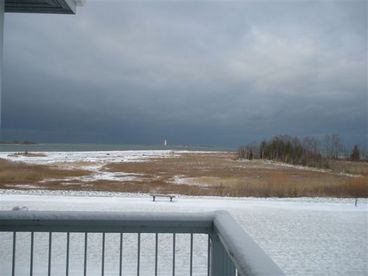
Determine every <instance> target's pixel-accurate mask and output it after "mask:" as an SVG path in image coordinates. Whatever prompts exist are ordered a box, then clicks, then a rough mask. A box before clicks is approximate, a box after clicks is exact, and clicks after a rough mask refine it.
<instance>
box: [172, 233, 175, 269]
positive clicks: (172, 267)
mask: <svg viewBox="0 0 368 276" xmlns="http://www.w3.org/2000/svg"><path fill="white" fill-rule="evenodd" d="M175 252H176V234H175V233H174V234H173V265H172V266H173V267H172V273H173V274H172V275H173V276H175Z"/></svg>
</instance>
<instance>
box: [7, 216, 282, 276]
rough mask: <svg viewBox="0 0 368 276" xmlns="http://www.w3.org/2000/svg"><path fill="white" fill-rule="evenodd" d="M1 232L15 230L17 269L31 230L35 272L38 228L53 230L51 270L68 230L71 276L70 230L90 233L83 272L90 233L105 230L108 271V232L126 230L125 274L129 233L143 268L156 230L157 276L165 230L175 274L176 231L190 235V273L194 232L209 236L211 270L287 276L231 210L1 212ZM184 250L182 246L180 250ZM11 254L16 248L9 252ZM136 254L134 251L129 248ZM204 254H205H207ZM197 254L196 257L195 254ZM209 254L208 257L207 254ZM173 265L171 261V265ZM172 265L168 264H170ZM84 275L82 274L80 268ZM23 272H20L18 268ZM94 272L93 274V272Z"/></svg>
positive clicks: (217, 275)
mask: <svg viewBox="0 0 368 276" xmlns="http://www.w3.org/2000/svg"><path fill="white" fill-rule="evenodd" d="M0 231H1V232H11V233H12V246H11V247H12V248H10V249H9V250H11V256H12V257H11V265H10V267H11V274H12V275H15V272H16V270H17V267H16V258H17V250H16V248H17V233H18V232H29V233H30V248H29V252H30V254H29V260H28V263H29V270H28V272H27V275H32V274H33V272H34V258H35V250H34V244H35V238H34V236H35V233H38V232H47V233H48V251H47V252H48V262H47V274H48V275H52V273H51V271H52V270H51V264H52V260H53V258H52V251H53V247H52V244H53V233H60V232H63V233H66V242H65V243H66V255H65V256H66V257H65V258H66V259H65V272H66V275H69V263H70V259H71V257H70V255H71V253H72V252H71V249H70V235H71V233H84V247H83V248H84V256H83V274H84V275H87V258H88V252H87V248H88V244H87V243H88V235H89V233H91V234H92V233H102V246H101V252H100V254H101V255H100V256H101V267H100V268H101V270H100V274H101V275H104V274H105V251H106V246H105V235H106V234H109V233H120V235H119V236H120V238H117V240H116V241H115V243H117V244H118V245H119V249H118V253H119V266H118V270H119V275H122V274H123V270H124V267H123V242H124V236H123V235H124V234H128V233H136V234H137V241H136V245H137V247H136V250H137V251H136V252H135V254H136V255H137V260H136V265H137V266H136V273H137V275H140V272H141V270H142V269H141V247H142V245H141V234H145V233H151V234H153V239H154V249H152V250H154V255H155V258H154V275H158V257H159V254H158V246H159V235H163V234H168V233H171V234H172V253H171V254H172V256H171V265H170V266H171V267H170V270H171V271H172V275H175V272H176V267H175V265H176V261H175V260H176V257H177V256H176V255H177V252H178V249H177V248H176V247H177V245H176V240H177V238H176V235H177V234H187V235H189V241H190V250H189V260H190V261H189V269H188V270H189V275H192V274H193V248H194V247H193V240H194V239H193V237H194V235H196V234H202V235H203V234H205V235H206V236H207V238H206V239H207V241H206V248H201V249H202V251H205V252H204V254H207V255H206V256H207V261H206V262H207V263H206V264H205V266H206V275H211V276H235V275H283V272H282V271H281V270H280V269H279V268H278V266H277V265H276V264H275V263H274V262H273V261H272V260H271V259H270V258H269V257H268V256H267V255H266V254H265V253H264V251H263V250H262V249H261V248H260V247H259V246H258V245H257V244H256V243H255V242H254V241H253V239H252V238H251V237H250V236H248V235H247V234H246V233H245V231H244V230H243V229H242V227H241V226H240V225H239V224H238V223H237V222H236V221H235V220H234V219H233V217H232V216H231V215H230V214H229V213H228V212H226V211H216V212H211V213H143V212H137V213H135V212H128V213H120V212H56V211H55V212H51V211H47V212H44V211H42V212H41V211H1V212H0ZM179 250H180V249H179ZM9 253H10V252H9ZM129 253H131V252H129ZM204 254H201V255H204ZM194 257H196V256H194ZM202 259H203V258H202ZM166 266H167V265H166ZM166 268H167V267H166ZM78 274H79V275H81V274H82V273H78ZM17 275H18V273H17ZM88 275H89V274H88Z"/></svg>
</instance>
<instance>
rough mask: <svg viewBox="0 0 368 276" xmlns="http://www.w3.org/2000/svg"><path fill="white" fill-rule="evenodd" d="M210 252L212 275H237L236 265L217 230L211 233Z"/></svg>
mask: <svg viewBox="0 0 368 276" xmlns="http://www.w3.org/2000/svg"><path fill="white" fill-rule="evenodd" d="M210 254H211V263H210V275H211V276H235V267H234V265H233V263H232V261H231V260H230V258H229V256H228V255H227V252H226V250H225V248H224V246H223V245H222V243H221V241H220V239H219V237H218V235H217V234H216V233H215V232H214V233H212V235H211V243H210Z"/></svg>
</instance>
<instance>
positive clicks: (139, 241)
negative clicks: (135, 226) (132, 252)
mask: <svg viewBox="0 0 368 276" xmlns="http://www.w3.org/2000/svg"><path fill="white" fill-rule="evenodd" d="M140 263H141V233H138V260H137V276H139V267H140Z"/></svg>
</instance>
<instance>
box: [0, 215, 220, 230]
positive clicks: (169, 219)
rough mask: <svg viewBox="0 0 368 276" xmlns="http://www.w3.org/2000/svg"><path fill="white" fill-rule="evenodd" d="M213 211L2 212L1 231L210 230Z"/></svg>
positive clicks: (0, 217) (0, 218)
mask: <svg viewBox="0 0 368 276" xmlns="http://www.w3.org/2000/svg"><path fill="white" fill-rule="evenodd" d="M213 219H214V213H165V212H162V213H158V212H123V213H121V212H75V211H71V212H64V211H62V212H61V211H0V231H18V232H19V231H23V232H29V231H34V232H110V233H113V232H117V233H118V232H125V233H209V232H210V231H212V225H213Z"/></svg>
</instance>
